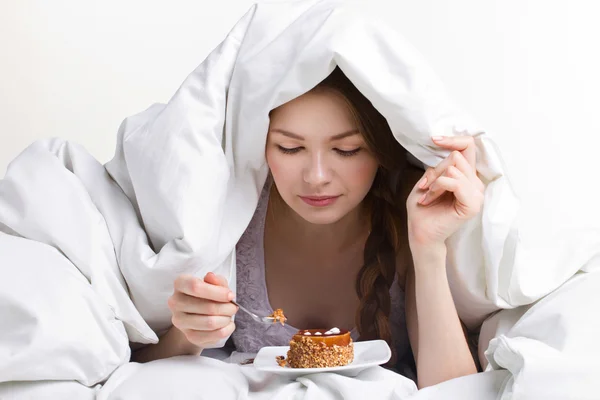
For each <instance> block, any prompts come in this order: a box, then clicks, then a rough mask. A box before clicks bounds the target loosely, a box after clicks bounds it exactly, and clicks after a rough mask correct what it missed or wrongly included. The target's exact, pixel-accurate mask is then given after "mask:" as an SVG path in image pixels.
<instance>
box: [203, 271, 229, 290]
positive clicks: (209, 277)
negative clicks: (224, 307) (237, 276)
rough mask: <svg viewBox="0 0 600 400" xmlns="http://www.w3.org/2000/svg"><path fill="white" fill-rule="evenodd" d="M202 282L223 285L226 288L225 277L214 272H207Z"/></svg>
mask: <svg viewBox="0 0 600 400" xmlns="http://www.w3.org/2000/svg"><path fill="white" fill-rule="evenodd" d="M204 282H207V283H210V284H212V285H217V286H223V287H226V288H228V287H229V285H228V284H227V279H225V277H223V276H221V275H217V274H215V273H214V272H209V273H208V274H206V276H205V277H204Z"/></svg>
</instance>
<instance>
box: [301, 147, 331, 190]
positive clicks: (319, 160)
mask: <svg viewBox="0 0 600 400" xmlns="http://www.w3.org/2000/svg"><path fill="white" fill-rule="evenodd" d="M330 180H331V168H330V166H329V165H328V163H327V159H326V157H325V155H324V154H322V153H317V154H315V155H313V156H312V157H311V158H310V163H309V165H307V167H306V169H305V171H304V181H305V182H306V183H308V184H310V185H315V186H317V185H323V184H325V183H328V182H329V181H330Z"/></svg>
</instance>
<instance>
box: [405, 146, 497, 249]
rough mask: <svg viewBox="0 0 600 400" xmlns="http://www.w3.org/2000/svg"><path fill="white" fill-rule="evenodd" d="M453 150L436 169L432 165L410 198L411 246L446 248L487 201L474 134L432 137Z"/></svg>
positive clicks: (407, 203) (409, 225)
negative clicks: (453, 236)
mask: <svg viewBox="0 0 600 400" xmlns="http://www.w3.org/2000/svg"><path fill="white" fill-rule="evenodd" d="M432 140H433V142H434V143H435V144H437V145H438V146H441V147H444V148H447V149H449V150H453V151H452V153H450V155H449V156H448V157H447V158H445V159H444V160H442V161H441V162H440V163H439V164H438V165H437V166H436V167H435V168H428V169H427V171H426V172H425V174H424V175H423V177H422V178H421V180H419V182H417V184H416V185H415V187H414V188H413V189H412V191H411V193H410V194H409V196H408V198H407V201H406V208H407V214H408V236H409V243H410V246H411V249H413V250H414V248H418V249H428V248H442V247H443V248H444V249H445V244H444V242H445V240H446V239H447V238H448V237H449V236H450V235H452V234H453V233H454V232H456V231H457V230H458V228H459V227H460V226H461V225H462V224H463V223H464V222H465V221H467V220H469V219H471V218H472V217H474V216H475V215H477V214H478V213H479V212H480V210H481V206H482V204H483V198H484V195H483V193H484V190H485V186H484V184H483V182H481V180H480V179H479V177H478V176H477V171H476V169H475V161H476V148H475V141H474V140H473V137H472V136H455V137H451V136H445V137H441V138H437V137H434V138H432Z"/></svg>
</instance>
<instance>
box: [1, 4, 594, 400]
mask: <svg viewBox="0 0 600 400" xmlns="http://www.w3.org/2000/svg"><path fill="white" fill-rule="evenodd" d="M336 65H339V66H340V68H342V70H343V71H344V72H345V74H346V75H347V76H348V77H349V78H350V79H351V80H352V81H353V82H354V84H355V85H356V86H357V87H358V88H359V89H360V90H361V91H362V92H363V93H364V94H365V95H366V96H367V97H368V98H369V99H370V100H371V102H372V103H373V104H374V105H375V107H376V108H377V109H378V110H379V111H380V112H381V113H382V114H383V115H384V116H385V117H386V118H387V120H388V122H389V124H390V126H391V128H392V131H393V132H394V135H395V137H396V138H397V140H398V141H399V142H400V143H401V144H402V145H403V146H404V147H405V148H406V149H407V150H409V151H410V152H411V153H412V154H413V155H414V156H415V157H416V159H417V160H418V161H419V162H421V163H423V165H435V164H437V163H438V162H439V161H440V160H442V159H443V158H444V157H445V156H446V155H447V154H446V153H444V152H443V151H442V150H440V149H438V148H435V147H433V146H431V142H430V140H429V137H430V136H432V135H453V134H457V135H458V134H470V135H473V136H475V138H476V143H477V147H478V151H479V157H478V160H477V168H478V170H479V172H480V175H481V177H482V180H483V181H484V182H485V183H486V191H485V202H484V207H483V210H482V213H481V214H480V216H479V217H478V218H476V219H474V220H472V221H471V222H469V223H468V224H466V225H465V226H464V227H463V229H461V230H460V231H459V232H457V233H456V234H455V235H454V236H453V237H452V238H451V239H450V240H449V242H448V245H449V249H450V251H449V253H448V274H449V278H450V282H451V285H452V293H453V296H454V299H455V302H456V304H457V308H458V311H459V314H460V316H461V318H462V319H463V320H464V321H465V322H466V323H467V325H468V326H469V327H470V328H473V329H475V328H477V327H478V326H479V325H481V323H482V322H483V326H482V328H481V336H480V358H481V361H482V364H483V365H484V366H485V367H486V371H485V372H483V373H480V374H477V375H473V376H469V377H463V378H460V379H456V380H452V381H449V382H445V383H443V384H440V385H437V386H434V387H431V388H427V389H424V390H421V391H417V390H416V387H415V386H414V383H413V382H412V381H410V380H408V379H406V378H404V377H402V376H400V375H397V374H394V373H392V372H390V371H386V370H384V369H382V368H380V367H375V368H372V369H369V370H365V371H363V372H361V374H360V375H359V376H357V377H355V378H348V377H342V376H338V375H335V374H327V373H324V374H315V375H311V376H308V377H304V378H300V379H297V380H294V381H286V380H284V379H283V378H281V377H278V376H273V375H268V374H262V373H260V372H259V371H256V370H255V369H254V368H253V367H252V366H243V367H242V366H240V365H238V364H236V363H235V362H233V361H234V360H232V359H229V361H230V362H227V360H225V361H220V360H219V359H217V358H208V357H177V358H173V359H168V360H160V361H157V362H153V363H149V364H146V365H140V364H135V363H129V362H128V360H129V356H130V349H129V342H130V341H131V342H136V343H155V342H156V341H157V340H158V336H160V335H161V334H162V333H163V332H164V331H165V330H166V329H168V327H169V326H170V313H169V310H168V308H167V305H166V300H167V298H168V296H169V295H170V294H171V293H172V284H173V280H174V279H175V277H176V276H178V275H179V274H181V273H192V274H196V275H198V276H203V275H204V274H205V273H206V272H208V271H214V272H216V273H218V274H222V275H224V276H226V277H227V278H228V280H229V282H231V285H232V286H233V287H235V252H234V248H235V244H236V242H237V240H238V239H239V237H240V236H241V234H242V232H243V231H244V229H245V228H246V226H247V224H248V222H249V221H250V218H251V216H252V214H253V212H254V209H255V207H256V205H257V201H258V195H259V193H260V189H261V188H262V185H263V183H264V181H265V179H266V175H267V166H266V163H265V159H264V142H265V137H266V131H267V126H268V111H269V110H270V109H272V108H274V107H276V106H278V105H280V104H282V103H284V102H286V101H288V100H290V99H293V98H294V97H297V96H298V95H300V94H302V93H304V92H306V91H307V90H309V89H310V88H311V87H313V86H314V85H316V84H317V83H318V82H319V81H321V80H322V79H323V78H325V77H326V76H327V75H328V74H329V72H331V71H332V70H333V68H334V67H335V66H336ZM118 135H119V136H118V144H117V149H116V153H115V156H114V158H113V159H112V160H111V161H110V162H109V163H107V164H106V165H101V164H100V163H99V162H98V161H96V160H95V159H94V158H92V157H91V156H90V155H89V154H88V153H87V152H86V151H85V150H84V149H83V148H81V147H80V146H78V145H77V144H74V143H69V142H65V141H63V140H61V139H48V140H42V141H38V142H36V143H34V144H32V145H31V146H30V147H28V148H27V149H25V151H24V152H23V153H22V154H20V155H19V156H18V157H17V158H16V159H15V160H14V161H13V162H12V163H11V164H10V165H9V168H8V170H7V174H6V176H5V178H4V179H3V180H2V181H0V324H1V328H2V329H0V399H5V398H6V399H8V398H19V399H21V398H32V399H37V398H57V399H58V398H78V399H86V398H90V399H93V398H97V399H137V398H140V399H142V398H144V399H148V398H167V397H168V396H170V397H169V398H182V399H183V398H207V399H212V398H220V399H227V398H232V399H247V398H248V399H262V398H264V399H267V398H269V399H271V398H275V399H277V398H281V399H288V398H294V399H337V398H345V399H364V398H390V399H408V398H410V399H447V398H461V399H471V398H472V399H598V398H600V391H599V390H600V383H599V381H600V379H598V377H600V366H598V364H597V362H596V360H597V358H598V357H597V355H598V353H599V352H598V350H597V338H599V337H600V313H599V312H598V310H599V309H600V272H599V269H600V234H599V233H598V231H578V230H566V229H565V230H562V231H560V230H559V232H560V234H559V235H557V236H556V237H555V240H554V241H553V242H545V243H534V242H531V243H524V242H523V241H522V240H521V239H520V236H519V230H518V221H517V220H516V215H517V211H518V200H517V197H516V196H515V194H514V193H513V191H512V188H511V185H510V182H509V180H508V177H507V176H506V172H505V168H504V166H503V165H502V161H501V156H500V154H499V152H498V149H497V148H496V146H495V145H494V142H493V140H492V138H491V137H490V133H489V132H487V131H486V130H485V129H484V128H483V127H481V126H479V125H478V124H477V123H476V122H475V121H473V120H472V119H471V118H469V117H468V116H467V115H466V114H465V113H463V112H462V111H461V110H459V109H457V108H456V107H455V106H454V104H453V102H452V101H451V99H450V98H448V96H447V95H446V94H445V92H444V89H443V87H442V85H441V84H440V82H439V81H438V79H437V78H436V76H435V75H434V73H433V72H432V71H431V70H430V68H429V67H428V66H427V65H426V64H425V63H424V62H423V60H422V58H421V56H420V55H419V54H418V53H417V52H416V51H415V50H414V49H413V48H412V47H411V46H410V45H409V44H408V43H407V42H406V41H405V40H404V39H403V38H402V37H401V36H400V35H399V34H398V33H397V32H396V31H394V30H392V29H390V28H387V27H386V26H384V25H383V24H381V23H379V22H378V21H371V20H369V19H366V18H365V17H363V16H362V14H361V13H359V12H355V11H354V10H353V9H352V8H351V7H350V6H348V5H346V4H344V3H343V2H337V1H312V0H309V1H295V2H279V3H264V4H259V5H256V6H254V7H252V8H251V9H250V10H249V11H248V13H247V14H246V15H244V16H243V18H242V19H241V20H240V21H239V22H238V23H237V24H236V26H235V27H234V28H233V29H232V31H231V32H230V33H229V35H228V36H227V37H226V38H225V40H224V41H223V42H222V43H221V44H220V45H219V46H218V47H217V48H216V49H215V50H214V51H213V52H212V53H211V54H210V55H209V56H208V57H207V58H206V59H205V60H204V61H203V62H202V63H201V64H200V66H198V68H197V69H196V70H195V71H193V72H192V74H190V75H189V77H188V78H187V79H186V80H185V81H184V82H183V84H182V85H181V87H180V89H179V90H178V91H177V92H176V93H175V95H174V96H173V97H172V98H171V100H170V101H169V103H168V104H165V105H163V104H156V105H153V106H152V107H150V108H149V109H147V110H146V111H144V112H142V113H140V114H137V115H134V116H132V117H129V118H127V119H126V120H125V121H124V122H123V124H122V126H121V128H120V130H119V134H118ZM565 226H566V224H565ZM498 310H500V311H499V312H496V311H498ZM495 312H496V313H495ZM492 313H495V314H492ZM490 315H491V317H490ZM221 358H222V357H221Z"/></svg>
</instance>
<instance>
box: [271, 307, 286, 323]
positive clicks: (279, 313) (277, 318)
mask: <svg viewBox="0 0 600 400" xmlns="http://www.w3.org/2000/svg"><path fill="white" fill-rule="evenodd" d="M269 317H270V318H273V323H276V322H279V323H280V324H281V325H285V321H287V318H286V317H285V315H283V310H282V309H281V308H277V309H275V310H274V311H273V314H271V315H269Z"/></svg>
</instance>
